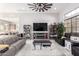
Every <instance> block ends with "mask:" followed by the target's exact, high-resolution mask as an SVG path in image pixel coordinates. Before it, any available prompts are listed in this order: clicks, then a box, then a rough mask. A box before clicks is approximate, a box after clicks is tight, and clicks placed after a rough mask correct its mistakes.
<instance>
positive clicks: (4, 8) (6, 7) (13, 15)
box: [0, 3, 74, 23]
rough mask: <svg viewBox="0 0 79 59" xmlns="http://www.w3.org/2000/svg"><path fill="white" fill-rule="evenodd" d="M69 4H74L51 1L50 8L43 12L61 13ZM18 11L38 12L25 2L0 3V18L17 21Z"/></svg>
mask: <svg viewBox="0 0 79 59" xmlns="http://www.w3.org/2000/svg"><path fill="white" fill-rule="evenodd" d="M71 5H74V3H72V4H71V3H53V6H52V8H50V9H49V10H48V11H46V12H43V13H62V11H64V10H65V9H67V7H69V6H71ZM55 8H56V9H55ZM20 13H39V12H34V11H32V10H31V9H30V8H29V6H28V5H27V3H0V19H3V20H6V21H11V22H14V23H17V22H18V21H19V18H18V17H19V14H20Z"/></svg>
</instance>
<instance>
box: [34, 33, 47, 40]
mask: <svg viewBox="0 0 79 59" xmlns="http://www.w3.org/2000/svg"><path fill="white" fill-rule="evenodd" d="M33 39H48V33H33Z"/></svg>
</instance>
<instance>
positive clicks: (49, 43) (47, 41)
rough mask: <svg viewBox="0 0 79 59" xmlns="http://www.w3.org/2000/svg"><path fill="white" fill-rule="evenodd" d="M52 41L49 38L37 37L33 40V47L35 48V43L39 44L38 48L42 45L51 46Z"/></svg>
mask: <svg viewBox="0 0 79 59" xmlns="http://www.w3.org/2000/svg"><path fill="white" fill-rule="evenodd" d="M51 44H52V42H51V41H50V40H45V39H40V40H39V39H37V40H34V41H33V46H34V49H36V45H40V49H42V46H46V47H48V46H49V47H51Z"/></svg>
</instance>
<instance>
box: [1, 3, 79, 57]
mask: <svg viewBox="0 0 79 59" xmlns="http://www.w3.org/2000/svg"><path fill="white" fill-rule="evenodd" d="M0 56H79V3H0Z"/></svg>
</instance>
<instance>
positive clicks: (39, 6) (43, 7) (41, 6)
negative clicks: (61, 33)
mask: <svg viewBox="0 0 79 59" xmlns="http://www.w3.org/2000/svg"><path fill="white" fill-rule="evenodd" d="M28 5H29V8H31V9H32V10H34V11H39V12H45V11H47V10H48V9H50V8H51V6H52V5H53V4H52V3H32V4H28Z"/></svg>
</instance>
